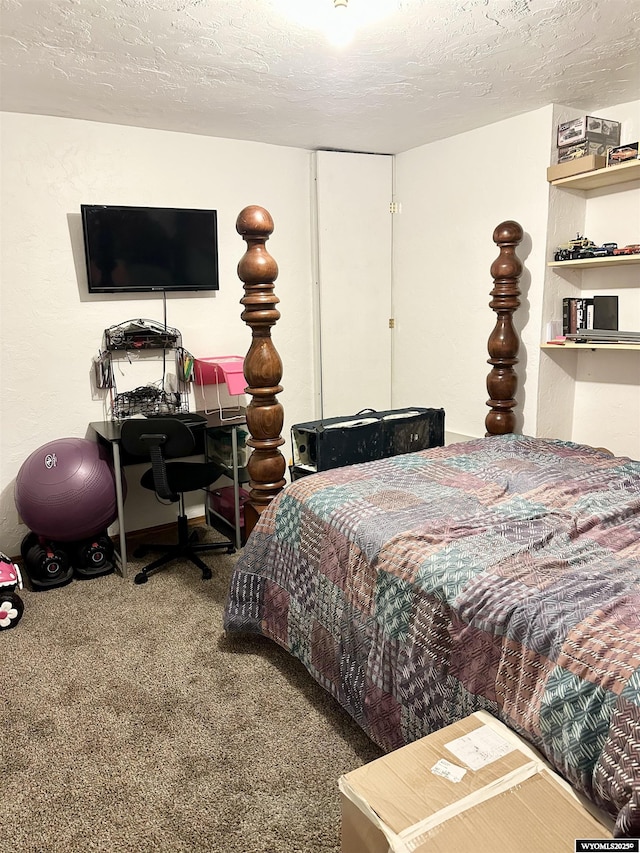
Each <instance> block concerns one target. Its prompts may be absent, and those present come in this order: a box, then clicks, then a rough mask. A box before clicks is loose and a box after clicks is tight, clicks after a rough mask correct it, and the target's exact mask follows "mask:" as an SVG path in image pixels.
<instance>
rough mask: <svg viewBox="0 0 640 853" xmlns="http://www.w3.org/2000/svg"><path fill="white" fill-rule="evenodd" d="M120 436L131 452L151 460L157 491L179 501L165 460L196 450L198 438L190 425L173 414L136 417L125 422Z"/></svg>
mask: <svg viewBox="0 0 640 853" xmlns="http://www.w3.org/2000/svg"><path fill="white" fill-rule="evenodd" d="M120 439H121V441H122V447H123V449H124V450H125V451H126V452H127V453H130V454H131V455H132V456H139V457H140V458H142V459H150V460H151V468H152V471H153V487H154V489H155V491H156V494H158V495H159V496H160V497H161V498H166V499H167V500H170V501H177V500H178V494H177V493H176V491H175V490H174V489H172V488H171V486H170V485H169V474H168V471H167V466H166V463H165V460H166V459H171V458H175V457H176V456H188V455H189V454H190V453H191V452H192V450H193V449H194V447H195V443H196V442H195V438H194V435H193V433H192V432H191V430H190V428H189V427H188V426H187V424H185V423H184V422H183V421H181V420H178V418H171V417H167V418H144V419H143V418H132V419H131V420H129V421H125V422H124V423H123V424H122V431H121V433H120ZM143 484H144V483H143Z"/></svg>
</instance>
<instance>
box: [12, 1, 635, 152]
mask: <svg viewBox="0 0 640 853" xmlns="http://www.w3.org/2000/svg"><path fill="white" fill-rule="evenodd" d="M0 3H1V5H0V8H1V10H2V17H1V19H0V28H1V35H2V43H1V45H0V47H1V52H0V61H1V78H0V106H1V107H2V109H3V110H7V111H11V112H22V113H39V114H44V115H53V116H66V117H72V118H82V119H89V120H94V121H105V122H112V123H116V124H125V125H138V126H142V127H154V128H163V129H167V130H176V131H183V132H189V133H198V134H205V135H209V136H219V137H229V138H234V139H247V140H258V141H262V142H269V143H274V144H278V145H293V146H298V147H303V148H312V149H314V148H337V149H344V150H351V151H371V152H380V153H397V152H400V151H404V150H407V149H409V148H413V147H415V146H417V145H421V144H424V143H426V142H431V141H433V140H436V139H442V138H445V137H448V136H452V135H454V134H456V133H460V132H462V131H465V130H469V129H472V128H474V127H479V126H482V125H486V124H490V123H492V122H494V121H499V120H501V119H504V118H508V117H510V116H513V115H517V114H519V113H523V112H527V111H529V110H532V109H536V108H537V107H541V106H544V105H545V104H549V103H560V104H565V105H567V106H570V107H575V109H576V114H578V113H579V112H580V111H582V110H584V109H591V110H593V109H595V108H596V107H597V106H599V105H608V104H616V103H622V102H625V101H630V100H635V99H636V98H638V97H639V93H640V58H639V57H640V50H639V48H640V44H639V32H640V0H350V5H349V8H348V10H347V12H346V14H350V15H352V16H353V17H356V18H359V20H360V21H361V27H360V29H359V31H358V32H357V33H356V36H355V38H354V39H353V41H352V42H351V44H350V45H348V46H347V47H344V48H341V49H340V48H336V47H334V46H332V45H331V44H330V43H329V42H328V40H327V38H326V37H325V34H324V32H323V31H322V25H323V22H324V21H325V20H326V19H327V18H329V16H331V20H333V16H335V15H338V14H340V13H339V12H336V11H335V10H334V9H333V2H332V0H0ZM287 9H289V10H290V11H289V12H288V13H287ZM385 11H386V12H388V14H387V15H386V16H382V12H385Z"/></svg>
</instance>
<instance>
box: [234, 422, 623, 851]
mask: <svg viewBox="0 0 640 853" xmlns="http://www.w3.org/2000/svg"><path fill="white" fill-rule="evenodd" d="M225 627H226V630H227V631H230V632H234V631H237V632H250V633H259V634H262V635H264V636H266V637H269V638H270V639H272V640H274V641H275V642H277V643H279V644H280V645H281V646H283V647H284V648H285V649H287V650H288V651H289V652H290V653H291V654H293V655H295V657H297V658H298V659H299V660H300V661H301V662H302V663H303V664H304V665H305V666H306V668H307V669H308V670H309V672H310V673H311V675H312V676H313V677H314V678H315V679H316V680H317V681H318V682H319V683H320V684H321V685H323V686H324V687H325V688H326V689H327V690H328V691H329V692H330V693H331V694H332V695H333V696H334V697H335V698H336V699H337V701H338V702H339V703H340V704H341V705H342V706H343V707H344V708H345V709H346V710H347V711H348V712H349V713H350V714H351V715H352V716H353V718H354V719H355V720H356V721H357V722H358V723H359V724H360V726H362V728H363V729H364V730H365V731H366V732H367V733H368V735H369V736H370V737H371V738H372V739H373V740H374V741H375V742H376V743H378V744H379V745H380V746H381V747H382V748H383V749H385V750H393V749H396V748H398V747H400V746H402V745H403V744H405V743H408V742H410V741H412V740H415V739H417V738H420V737H423V736H424V735H426V734H429V733H430V732H432V731H435V730H436V729H438V728H441V727H443V726H445V725H447V724H448V723H451V722H454V721H456V720H458V719H460V718H462V717H465V716H467V715H468V714H470V713H471V712H473V711H476V710H480V709H484V710H486V711H488V712H490V713H491V714H493V715H494V716H495V717H497V718H498V719H500V720H502V722H504V723H505V724H507V725H508V726H510V727H511V728H512V729H514V730H515V731H516V732H518V733H519V734H520V735H521V736H522V737H524V738H525V739H527V740H528V741H529V742H530V743H531V744H533V746H535V747H536V748H537V749H538V750H540V752H541V753H542V754H543V755H544V756H545V757H546V758H547V760H548V761H549V762H550V763H551V764H552V765H553V766H554V768H555V769H556V770H557V771H558V772H559V773H560V774H561V775H562V776H563V777H564V778H565V779H567V780H568V781H569V782H571V783H572V785H573V786H574V787H575V788H576V789H577V790H579V791H580V792H582V793H584V794H585V795H586V796H588V797H589V798H590V799H591V800H592V801H594V802H595V803H596V804H597V805H599V806H600V807H602V808H604V809H606V810H607V811H608V812H609V813H610V814H611V815H612V816H613V817H614V818H615V819H616V834H617V835H621V836H624V835H627V836H631V837H635V836H638V835H640V462H636V461H632V460H630V459H627V458H620V457H612V456H609V455H607V454H605V453H602V452H601V451H598V450H596V449H594V448H590V447H585V446H581V445H577V444H573V443H570V442H561V441H555V440H545V439H535V438H531V437H528V436H522V435H506V436H498V437H491V438H483V439H478V440H474V441H470V442H466V443H464V444H454V445H449V446H447V447H438V448H432V449H430V450H425V451H421V452H417V453H411V454H407V455H404V456H396V457H393V458H390V459H384V460H381V461H377V462H369V463H365V464H362V465H353V466H350V467H348V468H339V469H335V470H332V471H327V472H325V473H319V474H313V475H311V476H308V477H304V478H303V479H301V480H297V481H296V482H294V483H292V484H291V485H290V486H288V487H287V488H285V489H284V491H283V492H282V493H281V494H280V495H278V497H277V498H276V499H275V500H274V501H273V502H272V503H271V504H270V506H269V507H268V509H267V510H266V511H265V512H264V513H263V514H262V516H261V518H260V521H259V523H258V525H257V527H256V528H255V530H254V532H253V533H252V535H251V537H250V538H249V541H248V543H247V545H246V547H245V549H244V552H243V554H242V556H241V557H240V559H239V560H238V563H237V565H236V570H235V573H234V575H233V578H232V582H231V587H230V591H229V596H228V600H227V605H226V613H225Z"/></svg>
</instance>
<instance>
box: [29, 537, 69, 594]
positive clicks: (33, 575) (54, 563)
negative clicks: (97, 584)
mask: <svg viewBox="0 0 640 853" xmlns="http://www.w3.org/2000/svg"><path fill="white" fill-rule="evenodd" d="M67 547H68V546H66V545H62V544H60V543H59V542H51V541H49V540H47V539H45V538H44V537H42V536H38V535H37V534H36V533H28V534H27V535H26V536H25V538H24V539H23V540H22V545H21V546H20V551H21V553H22V559H23V562H24V571H25V574H26V576H27V578H28V579H29V582H30V585H31V588H32V589H33V590H34V591H37V590H41V589H53V588H54V587H58V586H64V585H65V584H67V583H69V582H70V581H71V580H72V579H73V567H72V566H71V560H70V558H69V552H68V551H67Z"/></svg>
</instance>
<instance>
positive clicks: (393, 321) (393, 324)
mask: <svg viewBox="0 0 640 853" xmlns="http://www.w3.org/2000/svg"><path fill="white" fill-rule="evenodd" d="M395 327H396V321H395V319H394V318H393V317H389V328H390V329H395Z"/></svg>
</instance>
